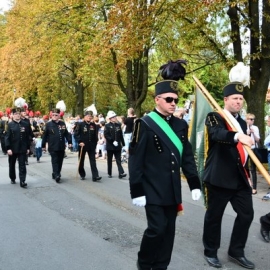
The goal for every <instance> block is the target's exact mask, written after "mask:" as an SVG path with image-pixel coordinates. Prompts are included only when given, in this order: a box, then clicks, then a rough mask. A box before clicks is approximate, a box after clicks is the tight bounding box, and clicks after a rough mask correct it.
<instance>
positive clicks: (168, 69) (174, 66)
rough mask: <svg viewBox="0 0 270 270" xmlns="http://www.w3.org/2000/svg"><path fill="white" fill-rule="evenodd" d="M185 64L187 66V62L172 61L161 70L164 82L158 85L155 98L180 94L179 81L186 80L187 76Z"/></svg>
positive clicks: (181, 60)
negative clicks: (166, 94)
mask: <svg viewBox="0 0 270 270" xmlns="http://www.w3.org/2000/svg"><path fill="white" fill-rule="evenodd" d="M183 64H184V65H186V64H187V61H186V60H183V59H179V60H176V61H172V60H170V61H169V62H168V63H167V64H164V65H162V66H161V67H160V68H159V75H160V76H161V77H162V78H163V80H162V81H159V82H157V83H156V85H155V96H158V95H160V94H164V93H175V94H177V93H178V90H179V89H178V81H179V80H180V79H181V80H184V78H185V75H186V69H185V67H184V66H183Z"/></svg>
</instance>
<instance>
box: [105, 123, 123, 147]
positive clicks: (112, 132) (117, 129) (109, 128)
mask: <svg viewBox="0 0 270 270" xmlns="http://www.w3.org/2000/svg"><path fill="white" fill-rule="evenodd" d="M104 137H105V139H106V149H107V150H118V151H120V150H121V149H122V147H123V146H125V141H124V137H123V131H122V129H121V125H120V124H119V123H111V122H110V123H107V124H106V125H105V128H104ZM114 141H117V142H118V146H114V145H113V142H114Z"/></svg>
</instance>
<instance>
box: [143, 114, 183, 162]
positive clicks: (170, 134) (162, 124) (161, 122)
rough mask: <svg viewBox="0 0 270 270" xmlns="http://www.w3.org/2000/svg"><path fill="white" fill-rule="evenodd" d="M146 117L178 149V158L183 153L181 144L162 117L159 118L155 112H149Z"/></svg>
mask: <svg viewBox="0 0 270 270" xmlns="http://www.w3.org/2000/svg"><path fill="white" fill-rule="evenodd" d="M148 116H149V117H150V118H151V119H152V120H153V121H154V122H155V123H156V124H157V125H158V126H159V127H160V128H161V129H162V130H163V131H164V132H165V134H166V135H167V136H168V138H169V139H170V140H171V141H172V143H173V144H174V145H175V147H176V148H177V149H178V151H179V153H180V157H181V156H182V153H183V145H182V142H181V141H180V139H179V138H178V137H177V135H176V134H175V133H174V131H173V130H172V128H171V127H170V125H169V124H168V123H167V122H166V121H165V120H164V119H163V118H162V117H160V116H159V115H158V114H157V113H156V112H150V113H149V114H148Z"/></svg>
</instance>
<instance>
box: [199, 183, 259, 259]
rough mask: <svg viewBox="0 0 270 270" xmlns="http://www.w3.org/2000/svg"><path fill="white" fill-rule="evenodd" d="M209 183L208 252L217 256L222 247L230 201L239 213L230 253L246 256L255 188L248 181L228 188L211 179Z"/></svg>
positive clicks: (205, 234) (205, 233)
mask: <svg viewBox="0 0 270 270" xmlns="http://www.w3.org/2000/svg"><path fill="white" fill-rule="evenodd" d="M206 187H207V195H206V196H207V200H208V203H207V205H208V208H207V211H206V214H205V220H204V230H203V244H204V248H205V249H204V255H205V256H207V257H217V250H218V249H219V247H220V238H221V222H222V216H223V214H224V211H225V208H226V205H227V204H228V202H230V203H231V205H232V207H233V210H234V211H235V212H236V214H237V216H236V218H235V222H234V226H233V231H232V234H231V240H230V246H229V249H228V254H229V255H231V256H234V257H243V256H244V248H245V245H246V241H247V238H248V231H249V227H250V225H251V222H252V220H253V216H254V211H253V203H252V194H251V188H250V187H248V186H247V185H246V186H242V187H241V188H240V187H239V189H236V190H235V189H225V188H220V187H216V186H213V185H210V184H209V183H206Z"/></svg>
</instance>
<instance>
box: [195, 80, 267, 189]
mask: <svg viewBox="0 0 270 270" xmlns="http://www.w3.org/2000/svg"><path fill="white" fill-rule="evenodd" d="M193 79H194V81H195V83H196V84H197V86H198V88H199V89H200V91H201V92H202V94H203V95H204V97H205V98H206V99H207V100H208V102H209V103H210V105H211V107H212V108H213V109H215V110H216V111H217V112H218V113H220V114H221V115H222V116H223V117H224V119H225V120H226V122H227V123H228V124H229V125H230V127H231V128H232V130H233V131H237V129H236V128H235V127H234V125H233V123H232V122H231V121H230V119H229V118H228V117H227V115H226V114H225V113H224V111H223V109H222V108H221V107H220V106H219V104H218V103H217V102H216V101H215V99H214V98H213V97H212V96H211V94H210V93H209V92H208V91H207V90H206V88H205V87H204V86H203V84H202V83H201V82H200V81H199V79H197V78H196V77H195V76H193ZM243 147H244V148H245V150H246V151H247V152H248V155H249V156H250V158H251V159H252V161H253V162H254V163H255V165H256V166H257V168H258V170H259V171H260V172H261V174H262V175H263V177H264V178H265V180H266V181H267V182H268V184H270V175H269V174H268V172H267V171H266V169H265V168H264V166H263V165H262V164H261V162H260V161H259V160H258V158H257V157H256V155H255V154H254V152H253V151H252V150H251V148H250V147H249V146H247V145H245V144H243Z"/></svg>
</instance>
